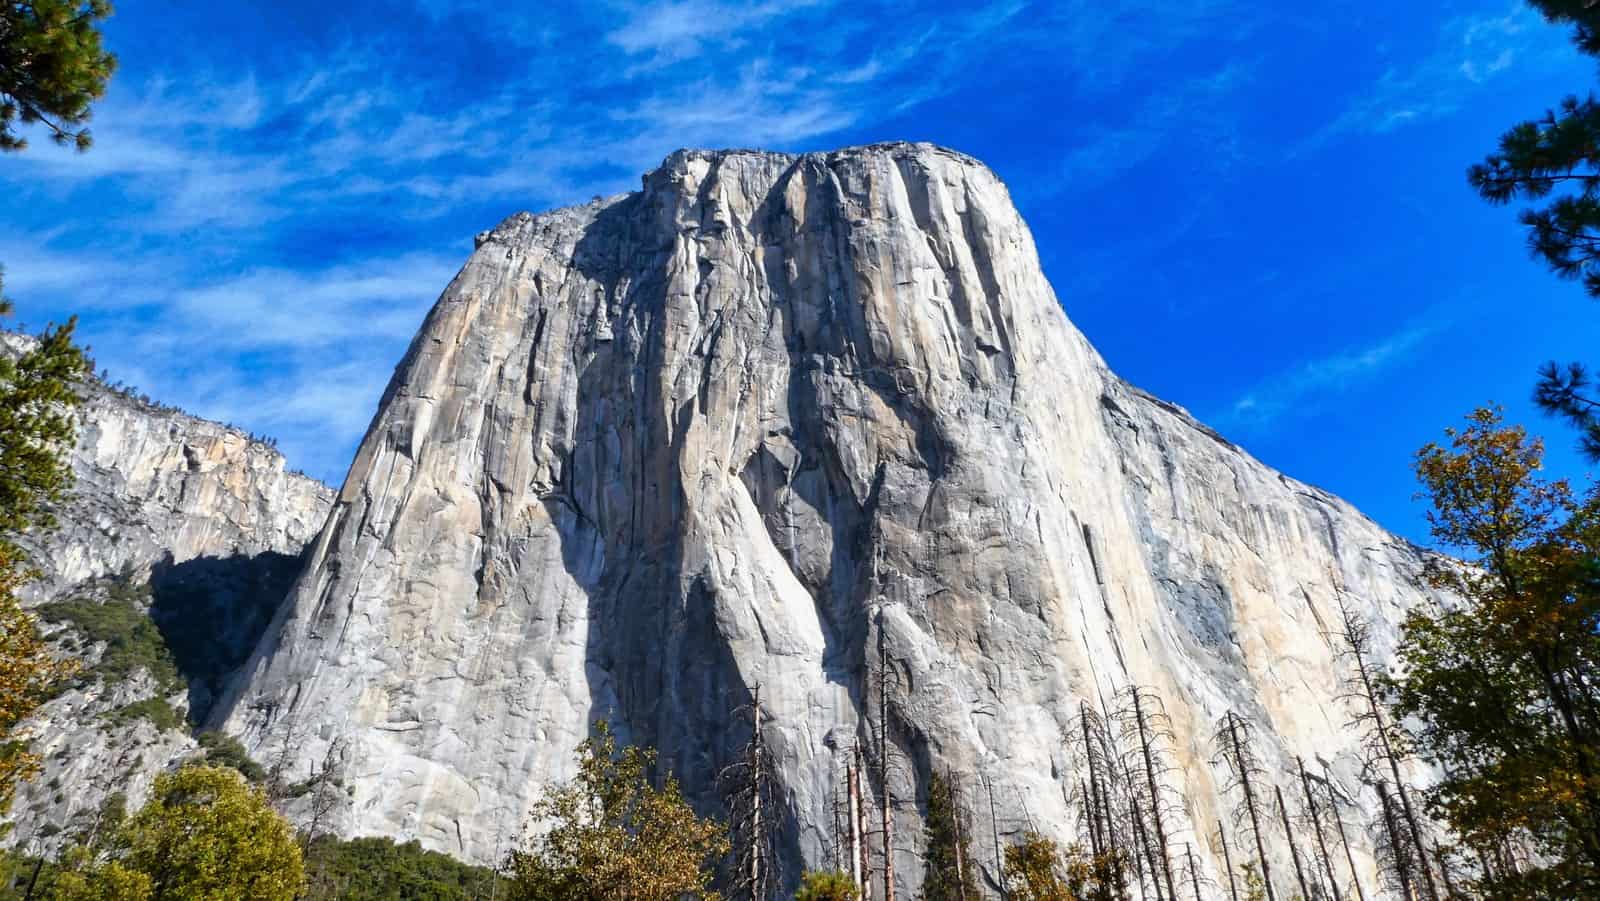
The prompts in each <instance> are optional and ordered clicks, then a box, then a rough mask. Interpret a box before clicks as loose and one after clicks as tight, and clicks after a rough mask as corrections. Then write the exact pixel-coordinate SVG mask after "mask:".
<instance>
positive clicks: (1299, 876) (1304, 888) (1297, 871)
mask: <svg viewBox="0 0 1600 901" xmlns="http://www.w3.org/2000/svg"><path fill="white" fill-rule="evenodd" d="M1272 793H1273V794H1274V795H1275V796H1276V797H1277V799H1278V816H1279V817H1281V818H1283V834H1284V837H1285V838H1287V839H1288V840H1289V859H1290V860H1293V861H1294V879H1295V882H1297V883H1299V885H1300V897H1302V898H1305V899H1307V901H1309V899H1311V898H1312V897H1313V895H1312V894H1311V887H1310V886H1309V885H1308V884H1307V883H1306V871H1305V868H1304V867H1302V866H1301V865H1300V848H1299V847H1298V846H1297V845H1296V844H1295V843H1294V827H1293V826H1291V825H1289V807H1288V805H1286V804H1284V803H1283V789H1282V788H1281V787H1280V786H1277V785H1274V786H1273V787H1272Z"/></svg>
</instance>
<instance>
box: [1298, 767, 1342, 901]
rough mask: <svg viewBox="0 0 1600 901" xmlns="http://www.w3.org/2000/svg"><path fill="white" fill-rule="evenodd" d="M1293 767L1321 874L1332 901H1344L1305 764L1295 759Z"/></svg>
mask: <svg viewBox="0 0 1600 901" xmlns="http://www.w3.org/2000/svg"><path fill="white" fill-rule="evenodd" d="M1295 765H1296V766H1298V767H1299V768H1300V787H1301V788H1303V789H1305V793H1306V811H1307V812H1308V813H1309V814H1310V815H1311V831H1312V832H1314V833H1315V834H1316V836H1317V849H1318V851H1319V852H1320V855H1321V860H1322V872H1323V873H1324V874H1325V875H1326V876H1327V877H1328V885H1329V886H1330V887H1331V888H1332V890H1333V901H1344V896H1343V895H1341V894H1340V892H1339V880H1338V878H1336V877H1335V876H1334V875H1333V857H1332V856H1331V855H1329V854H1328V843H1327V841H1326V840H1325V839H1324V838H1323V836H1322V816H1321V815H1320V814H1319V813H1318V812H1317V799H1316V797H1315V796H1314V795H1312V794H1311V776H1310V774H1308V773H1307V772H1306V762H1305V761H1304V760H1302V759H1301V758H1298V757H1296V758H1295Z"/></svg>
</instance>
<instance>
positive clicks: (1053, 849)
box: [1005, 832, 1124, 901]
mask: <svg viewBox="0 0 1600 901" xmlns="http://www.w3.org/2000/svg"><path fill="white" fill-rule="evenodd" d="M1122 866H1123V864H1122V862H1121V861H1120V860H1119V859H1118V858H1117V857H1116V855H1115V853H1114V852H1113V853H1110V854H1104V855H1101V856H1099V857H1096V856H1095V855H1093V854H1091V853H1089V852H1088V851H1085V850H1084V849H1083V848H1082V847H1081V846H1078V845H1074V846H1073V847H1072V848H1070V849H1068V850H1067V851H1066V852H1065V853H1063V852H1062V850H1061V847H1060V846H1059V845H1057V844H1056V843H1055V842H1054V841H1052V840H1051V839H1048V838H1046V837H1044V836H1043V835H1040V834H1039V833H1037V832H1026V833H1023V835H1022V839H1021V840H1020V841H1018V842H1017V843H1016V844H1014V845H1012V846H1011V847H1009V848H1007V849H1006V854H1005V880H1006V890H1007V892H1008V893H1009V895H1010V898H1011V901H1113V899H1117V898H1122V897H1124V896H1123V894H1122V893H1121V890H1120V889H1119V885H1120V879H1119V873H1120V871H1121V870H1122Z"/></svg>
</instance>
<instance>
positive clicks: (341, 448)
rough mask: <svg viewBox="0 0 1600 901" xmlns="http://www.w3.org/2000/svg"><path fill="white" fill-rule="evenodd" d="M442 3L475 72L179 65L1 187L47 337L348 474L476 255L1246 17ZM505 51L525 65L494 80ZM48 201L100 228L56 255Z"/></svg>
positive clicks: (1210, 9)
mask: <svg viewBox="0 0 1600 901" xmlns="http://www.w3.org/2000/svg"><path fill="white" fill-rule="evenodd" d="M416 3H417V6H418V8H420V9H422V10H423V11H424V12H426V13H427V14H428V15H429V16H432V17H434V21H435V26H436V27H437V28H439V29H441V30H446V31H449V32H451V33H459V32H464V31H468V30H471V29H478V31H479V32H481V33H475V34H474V36H473V40H475V41H478V42H480V43H478V44H474V45H473V48H472V50H473V55H472V57H471V59H469V60H464V61H462V62H463V64H462V65H460V66H458V67H456V68H455V69H452V68H451V67H450V66H448V65H438V66H435V65H434V64H433V62H431V61H430V62H429V63H428V65H425V66H420V67H419V66H415V65H410V66H404V65H397V53H396V50H395V44H394V41H396V40H402V41H403V40H404V39H405V37H404V36H402V37H400V38H397V37H396V36H395V35H386V34H384V32H383V29H382V28H381V27H374V28H373V29H372V30H371V34H370V35H369V36H368V37H365V38H363V39H361V40H356V41H350V42H347V43H345V44H344V45H343V46H339V47H337V48H335V52H326V50H324V51H323V52H317V53H307V54H306V55H305V56H304V57H303V58H302V59H301V60H300V61H299V62H298V64H297V63H296V62H295V61H294V60H292V59H289V60H285V59H283V58H282V57H281V56H275V57H274V58H273V59H272V60H270V61H265V60H264V61H263V62H262V67H258V66H254V65H251V64H250V63H248V62H242V63H240V64H239V65H235V66H228V65H226V63H227V61H222V62H221V63H214V65H217V66H220V68H208V69H204V70H192V69H190V70H186V69H182V68H178V66H179V64H178V63H176V62H174V63H172V64H171V65H172V66H173V67H174V68H171V69H169V70H167V71H165V72H164V74H161V75H159V76H156V77H145V78H143V79H142V80H140V79H135V78H134V77H133V76H132V75H130V74H127V73H124V74H122V75H119V77H118V78H117V79H116V80H114V81H113V85H112V93H111V95H110V96H109V97H108V98H107V99H106V100H105V101H104V102H103V103H101V104H100V105H99V106H98V108H97V114H96V122H95V126H94V128H95V134H96V146H95V148H94V149H93V150H92V151H91V152H90V153H88V154H85V155H77V154H72V153H70V152H66V151H61V150H58V149H56V148H53V147H50V146H48V142H43V141H41V142H37V146H36V147H35V149H34V150H32V151H30V152H29V153H28V154H25V155H22V156H18V157H16V158H14V159H12V160H7V161H6V165H7V167H8V168H7V169H6V171H5V172H0V191H8V192H9V195H10V197H14V198H17V201H16V203H14V204H12V206H11V208H10V210H9V211H8V210H0V224H5V225H7V226H10V227H7V228H4V229H0V235H9V236H12V237H10V238H9V239H7V238H0V261H3V262H5V263H6V264H7V267H8V285H9V286H10V293H11V294H13V295H14V296H16V297H18V298H19V299H22V300H23V301H24V312H29V311H30V310H33V309H43V310H45V311H47V312H48V313H49V314H52V315H53V314H56V313H59V312H66V311H82V312H84V313H85V314H86V323H87V326H88V328H89V329H90V338H91V340H92V341H93V342H94V343H95V344H96V345H97V352H98V357H99V359H100V362H101V363H102V364H104V365H106V366H108V367H109V368H110V369H111V370H112V374H113V376H115V377H120V378H123V379H125V380H128V381H133V382H137V383H138V384H140V386H141V387H142V388H144V389H146V390H148V391H150V392H151V393H152V394H154V395H157V396H159V397H161V398H162V399H164V400H168V401H171V402H176V403H180V404H182V405H184V406H186V407H189V408H191V409H193V410H195V411H196V412H199V413H201V414H203V415H211V416H217V417H220V418H224V419H231V420H233V421H236V422H238V423H239V424H240V425H243V426H246V427H248V428H251V429H253V430H255V431H258V432H262V431H272V432H276V433H278V434H279V437H280V439H281V441H282V444H283V446H284V447H285V448H286V449H287V450H289V451H290V453H291V457H292V458H295V457H296V455H300V454H304V455H306V456H302V457H298V458H297V459H296V462H299V463H302V465H306V466H308V468H311V469H313V470H314V471H318V472H319V473H320V474H323V475H326V476H330V477H336V476H337V474H338V472H337V471H338V470H339V469H341V468H342V466H341V465H340V459H339V458H340V456H341V455H344V454H347V453H348V451H349V450H350V447H351V445H352V444H353V443H354V441H355V439H356V438H357V437H358V436H359V433H360V430H361V429H362V428H363V427H364V426H365V424H366V421H367V419H368V417H370V415H371V413H372V406H373V404H375V403H376V400H377V396H378V395H377V392H378V391H379V390H381V386H382V384H383V382H384V380H385V379H386V378H387V376H388V372H389V369H390V367H391V366H392V364H393V362H394V361H395V359H397V358H398V356H399V354H400V352H401V351H402V350H403V348H404V346H405V343H406V341H407V340H408V339H409V337H410V336H411V334H412V331H413V330H414V329H415V328H416V326H417V324H418V322H419V321H420V320H421V318H422V315H423V312H424V311H425V310H426V308H427V306H428V304H429V303H431V302H432V300H433V297H434V296H435V295H436V294H437V293H438V292H439V291H440V290H441V289H442V288H443V287H444V285H445V283H446V282H447V281H448V279H449V277H450V275H451V273H452V272H453V271H454V268H455V266H456V265H457V264H458V263H459V256H461V255H464V253H465V250H466V245H467V237H468V236H469V235H470V234H472V233H473V232H475V231H477V230H478V229H481V228H484V227H487V226H488V225H490V224H492V223H493V221H495V220H496V219H498V218H499V217H501V216H504V215H508V214H510V213H513V212H515V211H517V210H519V209H539V208H545V207H549V206H554V205H559V204H564V203H570V202H573V201H578V200H582V199H585V198H587V197H589V196H591V195H593V194H608V193H612V192H615V191H618V190H624V189H627V188H629V187H632V186H633V185H636V184H637V179H638V176H639V174H640V172H641V171H643V170H645V169H647V168H648V167H650V166H652V165H654V164H655V163H656V162H658V161H659V160H660V159H661V158H662V157H663V156H664V155H665V154H667V153H668V152H670V151H672V150H674V149H676V148H678V147H684V146H691V147H692V146H713V147H716V146H746V147H748V146H758V147H773V148H777V149H794V148H803V147H808V146H815V145H818V144H821V143H833V141H832V140H831V139H832V137H833V136H835V135H837V134H839V133H841V132H845V131H848V130H851V129H854V128H859V127H862V126H866V125H870V124H872V123H874V122H879V121H883V120H886V119H888V118H891V117H896V116H904V115H905V114H906V113H907V112H908V111H910V110H914V109H916V108H917V107H919V106H920V105H922V104H926V103H929V102H931V101H934V100H936V99H937V98H940V97H942V96H945V95H947V94H950V93H952V92H955V91H960V90H963V89H965V88H967V87H968V86H969V85H970V83H971V82H972V80H973V77H974V75H975V74H981V70H982V68H983V67H984V66H986V65H989V64H990V63H991V62H992V61H993V60H996V59H1001V60H1004V59H1006V58H1007V57H1008V56H1011V55H1021V54H1024V53H1032V54H1043V55H1044V56H1043V58H1046V59H1048V60H1050V61H1051V62H1052V63H1053V64H1059V65H1060V66H1061V67H1062V69H1063V71H1064V72H1067V73H1069V75H1070V77H1071V78H1074V79H1076V83H1077V87H1078V88H1079V89H1082V90H1084V91H1091V92H1092V91H1101V90H1105V89H1106V88H1107V87H1108V86H1110V85H1114V84H1116V83H1118V81H1119V80H1120V79H1122V78H1124V77H1127V76H1128V75H1129V74H1130V73H1137V72H1138V70H1139V67H1140V65H1141V64H1142V62H1143V61H1145V60H1147V59H1149V58H1151V57H1152V56H1153V55H1159V54H1162V53H1165V52H1168V51H1169V50H1170V49H1171V48H1173V47H1175V46H1178V45H1181V44H1183V43H1184V42H1186V41H1190V40H1194V39H1197V38H1200V37H1208V36H1212V35H1214V34H1215V32H1216V28H1217V27H1219V23H1223V24H1228V25H1229V27H1244V26H1243V25H1240V24H1239V23H1240V22H1242V21H1244V20H1245V17H1243V16H1241V15H1239V14H1238V8H1239V2H1238V0H1190V2H1187V3H1180V2H1177V0H1162V2H1159V3H1157V4H1154V5H1153V6H1151V7H1150V8H1148V9H1143V10H1142V11H1138V12H1136V13H1135V12H1130V11H1129V10H1127V9H1123V8H1113V6H1112V5H1108V4H1103V3H1099V2H1094V0H1070V2H1064V3H1059V4H1045V3H1037V2H1028V0H986V2H979V3H972V4H962V5H960V8H958V9H951V8H946V7H941V6H938V5H928V6H916V5H915V4H913V5H911V6H908V5H906V4H904V3H901V2H898V0H896V2H893V3H887V2H885V3H878V2H864V3H860V4H843V3H840V2H838V0H754V2H750V3H736V2H733V0H669V2H665V3H642V2H631V0H602V2H601V3H599V4H593V5H590V6H585V7H583V8H582V9H581V10H579V9H574V10H571V11H569V12H566V13H562V14H560V15H551V14H550V13H549V12H548V10H546V9H544V8H543V7H540V8H537V9H529V10H522V9H519V8H516V7H514V6H508V5H506V4H499V3H494V2H491V0H461V2H452V3H441V2H438V0H416ZM913 7H915V8H913ZM1230 16H1232V17H1233V18H1229V17H1230ZM485 49H487V50H488V51H489V52H491V53H497V54H499V55H498V56H496V57H495V59H494V63H493V65H492V66H489V65H488V64H484V68H483V69H482V70H479V69H476V68H474V67H475V66H477V65H479V62H480V60H479V56H478V55H477V54H478V51H480V50H485ZM401 56H402V57H403V55H401ZM411 62H415V60H414V59H413V60H411ZM163 65H166V63H163ZM269 65H270V66H273V67H274V68H270V69H269V68H265V66H269ZM480 72H481V74H478V75H476V76H474V75H472V74H469V73H480ZM474 77H476V78H477V80H475V81H473V80H472V79H473V78H474ZM1243 77H1244V73H1243V72H1242V71H1236V70H1235V69H1234V68H1233V67H1227V68H1224V69H1223V70H1220V71H1218V72H1217V73H1216V74H1215V75H1214V76H1212V77H1211V78H1209V79H1201V80H1199V81H1195V82H1187V81H1186V82H1184V83H1183V84H1182V85H1180V86H1179V88H1177V89H1175V90H1174V91H1172V92H1162V93H1159V94H1158V95H1156V96H1154V97H1152V99H1151V100H1150V101H1149V102H1148V103H1147V104H1145V105H1144V106H1142V107H1140V108H1139V109H1138V111H1137V114H1136V115H1135V116H1134V117H1133V119H1132V120H1131V121H1130V122H1128V123H1125V124H1123V125H1111V126H1105V127H1101V128H1100V129H1098V130H1092V131H1091V133H1090V138H1089V139H1088V140H1086V141H1085V142H1084V144H1083V145H1082V146H1080V147H1079V148H1077V150H1076V151H1075V154H1076V155H1077V157H1078V158H1079V160H1080V162H1082V163H1083V164H1084V165H1086V166H1088V165H1102V164H1105V163H1106V161H1108V160H1111V159H1112V158H1121V159H1123V160H1130V159H1133V158H1135V157H1137V156H1138V155H1139V154H1140V153H1141V152H1148V148H1150V147H1151V146H1156V145H1159V144H1160V142H1161V141H1162V140H1164V132H1167V131H1172V130H1181V129H1184V128H1192V127H1193V126H1194V124H1195V121H1196V120H1195V118H1194V117H1193V116H1187V117H1186V116H1185V115H1184V113H1185V111H1193V110H1202V109H1205V108H1207V104H1209V103H1211V101H1212V100H1214V99H1215V98H1218V97H1220V96H1221V95H1222V93H1223V92H1225V91H1227V90H1228V89H1229V88H1230V87H1231V86H1232V84H1233V83H1232V81H1230V79H1234V78H1239V79H1242V78H1243ZM469 81H470V82H471V83H467V82H469ZM1097 154H1098V156H1096V155H1097ZM33 204H39V205H46V206H50V207H51V208H53V209H73V208H75V207H76V208H83V209H88V208H92V209H93V212H94V215H93V217H92V218H91V217H83V216H73V217H64V222H65V224H64V227H63V228H62V229H61V230H53V229H46V228H41V227H39V225H38V221H37V220H36V219H34V218H31V217H29V216H27V215H26V212H27V208H28V207H29V206H31V205H33ZM464 220H470V221H464ZM30 315H31V314H30ZM57 318H59V316H57ZM330 360H336V361H339V362H337V363H334V364H330V362H329V361H330ZM313 461H320V462H313Z"/></svg>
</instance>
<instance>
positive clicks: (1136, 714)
mask: <svg viewBox="0 0 1600 901" xmlns="http://www.w3.org/2000/svg"><path fill="white" fill-rule="evenodd" d="M1128 694H1129V695H1130V696H1131V697H1132V698H1133V718H1134V721H1135V722H1136V723H1137V724H1138V727H1139V749H1140V751H1141V752H1142V753H1143V756H1144V776H1145V780H1146V781H1147V782H1148V783H1149V786H1150V817H1151V822H1152V824H1153V825H1154V827H1155V846H1156V851H1157V852H1158V853H1159V854H1160V855H1161V875H1162V876H1164V877H1166V881H1167V897H1168V898H1171V899H1172V901H1178V889H1177V886H1176V885H1175V884H1174V882H1173V879H1172V860H1171V858H1170V857H1169V856H1168V854H1167V830H1166V827H1165V825H1164V824H1163V823H1162V822H1161V790H1160V788H1159V787H1158V786H1157V784H1156V764H1155V753H1154V752H1153V751H1152V750H1151V748H1150V730H1149V727H1148V725H1147V724H1146V723H1145V720H1144V705H1143V703H1142V702H1141V700H1140V697H1139V696H1140V694H1141V692H1140V690H1139V688H1138V686H1134V687H1133V688H1132V689H1131V690H1130V691H1129V692H1128ZM1156 894H1158V895H1159V894H1160V892H1159V891H1158V892H1156Z"/></svg>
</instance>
